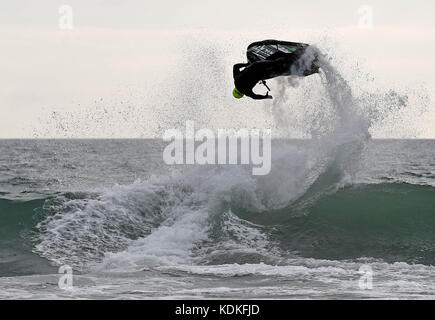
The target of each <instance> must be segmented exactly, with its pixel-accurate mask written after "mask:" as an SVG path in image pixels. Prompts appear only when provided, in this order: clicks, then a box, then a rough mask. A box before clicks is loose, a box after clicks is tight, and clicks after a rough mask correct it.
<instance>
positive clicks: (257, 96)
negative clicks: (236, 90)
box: [246, 91, 272, 100]
mask: <svg viewBox="0 0 435 320" xmlns="http://www.w3.org/2000/svg"><path fill="white" fill-rule="evenodd" d="M246 95H247V96H248V97H250V98H252V99H255V100H263V99H272V96H270V95H269V92H268V93H266V94H265V95H264V96H262V95H260V94H256V93H254V92H252V91H251V92H249V93H246Z"/></svg>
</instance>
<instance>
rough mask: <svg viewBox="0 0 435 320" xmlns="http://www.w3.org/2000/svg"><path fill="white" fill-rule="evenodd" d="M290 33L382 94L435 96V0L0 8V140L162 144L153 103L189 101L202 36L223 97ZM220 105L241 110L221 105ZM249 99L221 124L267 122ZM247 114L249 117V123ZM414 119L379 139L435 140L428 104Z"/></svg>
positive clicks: (76, 3)
mask: <svg viewBox="0 0 435 320" xmlns="http://www.w3.org/2000/svg"><path fill="white" fill-rule="evenodd" d="M62 5H69V6H70V7H71V8H72V10H73V11H72V18H73V20H72V27H73V28H72V30H62V29H61V28H60V27H59V21H65V20H62V19H64V18H65V15H64V13H59V8H60V7H61V6H62ZM361 6H369V7H366V8H371V10H372V13H373V15H372V20H371V22H372V25H371V28H360V27H361V23H363V24H362V26H363V27H370V25H367V24H364V23H366V22H367V21H368V20H367V19H365V20H364V19H363V18H367V17H368V16H367V11H364V10H363V11H359V10H361ZM369 22H370V19H369ZM283 37H285V40H293V41H303V42H309V43H316V44H317V43H319V44H320V45H321V46H322V45H323V46H327V47H328V49H329V52H331V47H332V48H333V51H334V50H335V51H336V54H337V56H340V57H342V56H345V57H346V58H345V59H346V61H345V62H344V63H348V64H358V65H360V66H362V68H363V69H364V71H365V72H367V73H369V74H371V75H372V76H373V77H375V78H376V81H378V85H379V87H383V88H385V90H388V89H389V88H392V89H395V88H401V89H403V90H405V91H406V90H409V91H410V92H415V91H416V90H417V91H418V92H419V94H421V92H427V94H428V95H429V98H430V99H433V97H434V96H435V94H434V93H435V63H434V61H433V57H434V56H435V1H427V0H425V1H424V0H414V1H393V0H391V1H390V0H377V1H372V2H366V1H357V0H330V1H320V0H319V1H307V0H305V1H289V0H283V1H279V0H275V1H273V0H268V1H264V0H263V1H256V0H250V1H244V0H239V1H227V0H220V1H208V0H196V1H193V0H183V1H168V0H158V1H157V0H156V1H150V0H145V1H143V0H142V1H140V0H123V1H122V0H118V1H116V0H106V1H103V0H70V1H54V0H41V1H32V0H27V1H25V0H15V1H2V2H1V3H0V52H1V54H0V56H1V57H2V59H1V60H0V138H11V137H63V136H65V137H152V136H156V135H157V133H158V132H159V128H161V127H162V126H164V124H162V123H161V121H160V120H159V119H161V117H160V113H161V112H163V111H162V110H163V109H159V108H158V107H157V105H158V104H165V103H168V101H169V103H172V104H173V105H177V104H178V103H179V101H181V100H183V99H184V100H183V101H184V103H189V99H187V98H186V97H181V96H180V94H179V93H178V92H179V91H178V90H180V88H181V89H182V90H189V88H188V87H183V86H180V85H179V84H177V81H189V75H191V77H190V78H192V79H193V78H195V77H196V78H195V79H198V76H194V74H195V73H196V72H198V71H197V70H196V69H195V68H194V66H195V63H194V62H192V61H193V60H189V59H187V60H186V54H185V51H186V50H189V49H188V48H191V47H189V46H190V45H192V43H195V41H202V40H198V39H204V43H206V44H210V46H213V48H214V50H217V52H219V54H220V56H219V58H216V57H214V58H213V59H219V61H218V62H216V61H214V62H213V63H214V64H215V67H216V63H217V64H219V66H220V65H221V64H222V65H223V67H222V68H223V69H220V70H222V77H220V76H219V75H218V76H216V75H215V74H214V75H213V76H216V77H217V78H216V81H218V83H222V84H223V85H222V86H223V88H222V90H228V87H231V83H232V79H231V74H230V72H229V70H230V69H231V65H232V63H235V62H237V61H238V60H241V59H243V50H244V49H245V48H246V45H247V44H248V43H249V41H251V40H257V39H263V38H283ZM183 48H184V49H183ZM180 50H181V51H180ZM182 50H184V51H182ZM205 50H206V48H205ZM206 52H207V51H206ZM192 54H193V55H194V54H197V53H194V52H193V53H192ZM205 54H206V53H205ZM205 54H204V55H205ZM201 56H203V55H202V54H201ZM189 63H191V64H192V65H191V66H188V65H187V64H189ZM201 68H207V63H205V64H204V63H203V64H202V65H201ZM180 74H183V77H181V78H180ZM203 74H206V75H210V73H209V72H208V71H205V70H204V72H203ZM208 80H210V79H208ZM208 80H207V81H208ZM191 83H194V82H191ZM207 83H208V82H207ZM194 85H195V84H194ZM162 88H164V92H162V91H163V90H162ZM183 88H184V89H183ZM159 94H160V96H159ZM226 94H227V92H226V91H225V93H222V95H223V96H224V95H226ZM169 96H170V99H169V98H168V97H169ZM159 97H160V98H159ZM177 97H178V98H177ZM216 97H217V98H216ZM186 99H187V100H186ZM213 99H214V101H213V103H219V105H222V106H225V108H238V104H237V102H235V101H232V100H228V99H227V98H226V97H225V98H222V101H216V99H218V100H219V95H216V96H214V97H213ZM186 101H187V102H186ZM250 103H251V104H249V103H248V102H246V101H243V103H241V104H240V109H239V111H240V112H239V113H235V114H234V115H232V116H231V117H230V118H231V119H229V118H228V117H227V114H226V113H225V112H226V110H225V108H221V109H219V110H222V113H221V114H220V115H216V114H214V116H215V118H219V117H221V119H220V120H219V121H217V123H219V124H222V123H225V121H228V123H225V124H226V125H234V126H236V125H237V126H240V125H243V124H244V123H245V124H246V126H256V125H261V124H262V122H261V121H262V118H264V117H262V112H263V111H262V110H263V109H262V108H259V107H258V106H257V105H258V103H257V104H255V103H254V102H252V101H251V102H250ZM228 104H231V105H228ZM187 109H188V108H187ZM187 109H186V110H187ZM156 110H159V111H158V112H157V111H156ZM164 110H165V112H171V108H166V109H164ZM233 110H234V109H233ZM245 110H254V111H253V116H252V117H251V118H250V119H246V117H245V116H244V113H243V111H245ZM416 110H417V111H416V112H419V111H418V110H420V109H418V108H417V109H416ZM187 111H188V110H187ZM187 111H186V112H187ZM176 112H180V110H176ZM176 112H175V113H176ZM255 114H256V115H257V118H256V117H255V116H254V115H255ZM419 116H421V119H420V118H419ZM409 117H410V120H409V121H410V126H409V130H408V131H406V130H407V129H406V128H400V130H391V128H388V129H385V130H384V131H383V130H381V129H380V130H378V131H376V134H375V136H376V137H400V138H403V137H407V136H409V137H414V133H415V125H416V124H415V123H416V122H417V123H420V122H421V128H424V129H423V130H421V132H420V133H419V137H424V138H435V105H434V103H433V102H432V100H430V102H429V109H428V110H427V113H426V114H424V115H416V114H414V115H412V116H411V115H409ZM71 119H72V120H71ZM244 121H245V122H244ZM413 121H414V123H411V122H413ZM402 127H403V125H402Z"/></svg>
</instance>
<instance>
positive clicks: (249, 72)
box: [233, 48, 319, 100]
mask: <svg viewBox="0 0 435 320" xmlns="http://www.w3.org/2000/svg"><path fill="white" fill-rule="evenodd" d="M304 52H305V49H304V48H301V49H299V50H297V51H296V52H294V53H293V54H290V55H286V56H283V57H280V58H277V59H274V60H262V61H256V62H254V63H251V64H250V63H237V64H235V65H234V67H233V77H234V85H235V88H234V90H233V96H234V97H235V98H237V99H240V98H242V97H243V96H244V95H246V96H248V97H251V98H252V99H256V100H260V99H272V96H270V95H269V92H267V93H266V94H265V95H258V94H256V93H254V92H252V89H253V88H254V87H255V85H256V84H257V83H259V82H260V81H262V82H263V84H265V82H264V80H267V79H272V78H275V77H279V76H289V75H292V74H297V75H304V76H307V75H311V74H313V73H317V72H318V71H319V68H318V66H316V65H313V66H312V67H311V68H310V69H308V70H303V72H302V73H301V72H300V71H299V70H296V71H295V69H293V68H292V66H293V65H295V66H296V68H301V67H302V65H303V63H301V64H299V63H295V62H297V61H298V60H299V58H300V57H301V56H302V55H303V53H304ZM242 68H245V69H244V70H240V69H242Z"/></svg>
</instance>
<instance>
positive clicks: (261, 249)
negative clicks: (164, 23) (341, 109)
mask: <svg viewBox="0 0 435 320" xmlns="http://www.w3.org/2000/svg"><path fill="white" fill-rule="evenodd" d="M322 145H324V142H322ZM164 147H165V143H164V142H163V141H162V140H160V139H148V140H147V139H140V140H1V141H0V298H1V299H166V298H170V299H204V298H206V299H221V298H223V299H423V298H424V299H426V298H434V297H435V267H434V264H435V140H376V139H369V140H367V141H366V142H365V143H364V144H363V145H358V146H357V148H355V144H354V143H351V144H350V145H344V146H343V145H340V147H339V148H338V149H337V148H335V149H334V152H332V153H331V154H328V155H325V154H322V156H319V143H318V142H316V141H312V140H273V143H272V170H271V173H270V174H269V175H266V176H253V175H252V172H251V170H250V169H249V168H248V167H246V166H242V165H190V166H188V165H181V166H170V165H166V164H165V163H164V162H163V160H162V152H163V148H164ZM324 157H325V158H324ZM320 158H321V159H320ZM343 159H347V160H348V159H352V160H351V161H344V162H345V164H344V163H343ZM65 270H67V271H65ZM66 275H71V276H72V281H71V282H70V283H68V282H67V281H64V280H65V278H64V277H65V276H66ZM62 281H63V282H62ZM62 283H64V284H65V283H66V284H69V286H65V285H62Z"/></svg>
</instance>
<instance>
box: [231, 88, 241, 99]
mask: <svg viewBox="0 0 435 320" xmlns="http://www.w3.org/2000/svg"><path fill="white" fill-rule="evenodd" d="M233 96H234V98H236V99H240V98H243V96H244V94H243V93H241V92H240V91H239V90H237V88H234V90H233Z"/></svg>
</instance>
